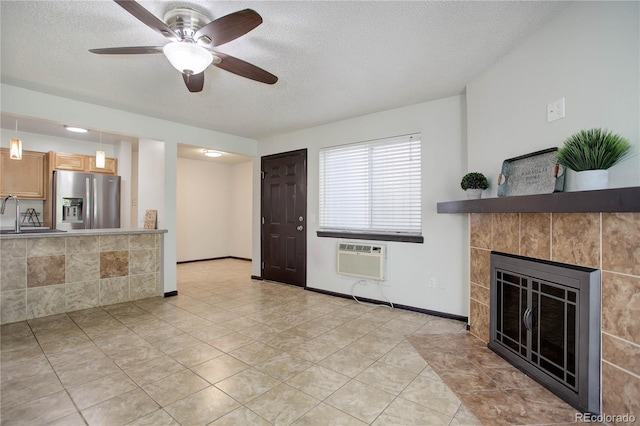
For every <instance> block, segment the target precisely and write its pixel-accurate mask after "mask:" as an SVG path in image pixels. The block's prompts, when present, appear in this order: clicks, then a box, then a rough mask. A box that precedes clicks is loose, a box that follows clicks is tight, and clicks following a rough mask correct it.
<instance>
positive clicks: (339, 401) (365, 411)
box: [325, 380, 395, 423]
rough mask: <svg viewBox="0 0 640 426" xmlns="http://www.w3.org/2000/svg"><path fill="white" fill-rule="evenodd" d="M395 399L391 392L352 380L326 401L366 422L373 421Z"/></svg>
mask: <svg viewBox="0 0 640 426" xmlns="http://www.w3.org/2000/svg"><path fill="white" fill-rule="evenodd" d="M394 399H395V396H394V395H392V394H390V393H387V392H385V391H382V390H380V389H376V388H374V387H373V386H369V385H366V384H364V383H361V382H358V381H357V380H351V381H350V382H349V383H347V384H346V385H344V386H343V387H342V388H340V389H339V390H338V391H337V392H335V393H334V394H333V395H331V396H330V397H329V398H327V399H326V400H325V403H327V404H329V405H331V406H333V407H335V408H337V409H338V410H341V411H344V412H345V413H347V414H350V415H352V416H354V417H356V418H358V419H360V420H362V421H363V422H365V423H371V422H373V421H374V420H375V419H376V418H377V417H378V416H379V415H380V413H382V412H383V411H384V410H385V409H386V408H387V406H389V404H391V402H392V401H393V400H394Z"/></svg>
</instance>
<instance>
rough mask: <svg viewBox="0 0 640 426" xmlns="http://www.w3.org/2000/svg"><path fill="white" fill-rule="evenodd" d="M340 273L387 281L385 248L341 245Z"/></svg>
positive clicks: (338, 254) (367, 245) (339, 257)
mask: <svg viewBox="0 0 640 426" xmlns="http://www.w3.org/2000/svg"><path fill="white" fill-rule="evenodd" d="M337 257H338V265H337V266H338V273H339V274H342V275H349V276H352V277H359V278H368V279H372V280H384V279H385V246H378V245H370V244H357V243H339V244H338V253H337Z"/></svg>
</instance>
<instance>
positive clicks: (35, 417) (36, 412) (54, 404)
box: [0, 390, 76, 425]
mask: <svg viewBox="0 0 640 426" xmlns="http://www.w3.org/2000/svg"><path fill="white" fill-rule="evenodd" d="M75 412H76V408H75V407H74V405H73V402H72V401H71V398H69V396H68V395H67V393H66V392H65V391H62V390H61V391H58V392H55V393H52V394H49V395H47V396H43V397H42V398H39V399H36V400H33V401H29V402H25V403H23V404H20V405H15V406H12V407H9V408H4V407H3V409H2V412H1V421H0V423H2V424H4V425H10V424H15V425H35V424H45V423H48V422H50V421H54V420H57V419H59V418H61V417H65V416H68V415H70V414H73V413H75Z"/></svg>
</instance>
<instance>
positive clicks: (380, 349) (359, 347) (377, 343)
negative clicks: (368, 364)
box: [345, 334, 398, 360]
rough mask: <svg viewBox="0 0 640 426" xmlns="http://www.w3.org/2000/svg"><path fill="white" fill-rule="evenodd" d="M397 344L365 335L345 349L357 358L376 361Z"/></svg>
mask: <svg viewBox="0 0 640 426" xmlns="http://www.w3.org/2000/svg"><path fill="white" fill-rule="evenodd" d="M397 344H398V342H389V341H385V340H380V339H379V338H377V337H374V336H372V335H371V334H367V335H366V336H364V337H361V338H360V339H358V340H356V341H355V342H353V343H352V344H350V345H349V346H347V347H346V348H345V349H346V350H348V351H349V352H353V353H355V354H357V355H359V356H363V357H366V358H370V359H373V360H377V359H378V358H380V357H381V356H383V355H385V354H386V353H387V352H389V351H390V350H391V349H393V348H394V347H395V346H396V345H397Z"/></svg>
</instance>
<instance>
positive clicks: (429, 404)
mask: <svg viewBox="0 0 640 426" xmlns="http://www.w3.org/2000/svg"><path fill="white" fill-rule="evenodd" d="M250 274H251V264H250V263H248V262H245V261H240V260H233V259H228V260H220V261H211V262H199V263H197V264H185V265H178V287H179V289H180V296H177V297H170V298H162V297H154V298H148V299H143V300H139V301H136V302H131V303H120V304H117V305H111V306H106V307H99V308H91V309H85V310H82V311H76V312H70V313H68V314H60V315H54V316H51V317H46V318H38V319H34V320H30V321H29V323H27V322H26V321H22V322H19V323H14V324H5V325H2V326H1V328H0V332H1V333H2V339H1V340H0V351H1V352H0V356H1V359H0V361H1V362H0V374H1V376H2V381H1V383H0V386H1V387H0V393H1V396H2V399H1V404H2V406H1V407H0V408H1V412H2V423H3V424H5V423H6V424H7V425H9V424H13V422H12V421H9V420H7V421H6V422H5V421H4V419H8V417H7V416H14V417H15V416H17V417H20V416H22V417H24V418H25V419H35V420H34V421H29V423H28V424H29V426H31V424H34V425H35V424H43V423H45V421H47V420H48V419H50V420H51V422H50V424H53V425H60V426H63V425H64V426H74V425H76V424H78V425H80V424H84V418H86V420H87V421H88V422H89V424H90V425H92V424H101V425H108V426H112V425H120V424H127V423H130V422H132V423H131V424H133V425H138V426H142V425H153V426H162V425H167V426H168V425H177V424H181V425H182V426H191V425H194V424H195V425H197V424H209V423H211V422H214V424H216V425H238V424H242V425H266V424H272V423H275V424H290V423H291V422H293V424H296V425H318V426H320V425H322V426H325V425H328V424H330V425H341V424H346V425H350V424H354V425H362V424H367V423H371V422H375V424H376V425H382V424H401V425H411V424H419V425H425V424H439V423H444V422H445V420H446V419H451V420H450V424H451V425H453V426H458V425H476V424H481V423H480V420H482V421H483V422H484V424H488V425H489V424H490V425H494V424H495V425H500V424H514V423H517V424H530V423H540V422H547V423H554V424H557V422H558V421H563V422H565V421H566V422H567V423H570V422H571V421H572V420H573V414H574V413H575V411H574V410H573V409H572V408H571V407H569V406H568V405H566V404H565V403H564V402H562V401H561V400H560V399H558V398H556V397H555V395H553V394H551V393H549V392H547V391H546V390H545V389H544V388H542V387H541V386H540V385H538V384H537V383H535V382H534V381H532V380H531V379H529V378H527V377H526V376H524V375H523V374H522V373H520V372H519V371H518V370H517V369H515V368H513V367H511V366H509V365H508V364H506V363H505V362H504V360H502V359H501V358H500V357H497V356H496V355H495V354H494V353H492V352H491V351H489V350H488V349H487V348H486V344H485V343H483V342H481V341H480V340H479V339H477V338H476V337H474V336H472V335H470V334H469V333H467V332H466V331H465V329H464V328H465V324H464V322H460V321H455V320H450V319H445V318H438V317H433V316H429V315H425V314H420V313H416V312H409V311H404V310H400V309H388V308H385V307H373V306H367V305H361V304H358V303H356V302H355V301H353V300H350V299H343V298H336V297H332V296H327V295H324V294H318V293H314V292H308V291H304V290H302V289H300V288H296V287H292V286H284V285H281V284H277V283H271V282H265V281H255V280H251V279H249V276H250ZM116 318H118V319H116ZM121 321H123V322H124V323H125V324H126V326H125V325H124V324H123V323H122V322H121ZM30 324H31V326H30ZM32 328H33V330H34V331H32ZM34 332H35V334H36V335H37V336H38V339H37V340H36V338H35V335H34ZM406 333H414V334H411V335H407V336H405V334H406ZM150 342H153V343H150ZM212 342H215V344H216V345H217V347H214V346H212V345H211V344H209V343H212ZM105 355H106V356H105ZM251 365H254V367H251ZM54 370H55V371H54ZM123 370H124V371H123ZM58 375H59V376H60V378H59V377H58ZM476 376H478V377H481V378H482V380H480V379H479V378H478V377H476ZM354 377H357V379H354ZM443 377H444V379H446V380H447V381H449V382H450V383H451V386H453V387H454V388H455V389H458V390H459V391H460V390H462V391H463V393H459V394H458V395H456V394H455V393H454V390H452V389H451V388H450V387H449V386H447V384H446V383H445V382H444V381H443ZM134 379H135V380H134ZM61 380H62V382H61ZM284 381H287V383H283V382H284ZM139 383H142V386H144V390H143V389H141V388H140V385H139ZM213 383H215V386H211V385H210V384H213ZM489 383H495V384H496V386H498V388H497V389H496V390H493V391H485V390H477V389H484V388H485V387H486V386H490V384H489ZM65 385H66V386H67V388H66V393H65V392H64V390H65V387H64V386H65ZM481 385H482V386H481ZM145 391H147V392H148V393H145ZM385 391H388V392H385ZM465 392H466V393H465ZM398 393H399V396H396V395H397V394H398ZM65 395H69V396H70V397H71V398H72V400H73V403H71V402H70V401H71V400H70V399H69V397H65ZM149 395H151V396H152V397H153V398H151V397H150V396H149ZM65 398H66V399H65ZM154 398H155V399H156V400H157V401H158V402H156V401H154ZM322 400H324V402H320V401H322ZM461 400H463V401H464V402H465V404H462V403H461ZM73 404H75V407H74V406H73ZM241 404H245V405H241ZM159 405H161V406H159ZM38 406H39V407H42V408H43V410H40V409H36V410H32V407H38ZM50 406H52V408H50V409H49V408H47V407H50ZM25 407H29V409H28V410H27V409H26V408H25ZM70 407H71V408H73V409H72V410H71V408H70ZM66 408H70V410H69V411H68V412H67V411H65V410H66ZM252 408H253V409H254V410H255V411H253V410H252ZM76 409H81V410H82V414H83V415H84V416H85V417H84V418H83V417H82V416H81V415H80V413H78V412H77V411H76ZM39 410H40V411H43V412H42V413H40V412H39ZM27 411H29V412H28V413H27ZM25 416H26V417H25ZM38 416H43V417H42V419H43V420H42V421H39V417H38ZM47 416H49V417H47ZM54 417H55V418H54ZM22 423H23V424H24V422H22Z"/></svg>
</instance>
